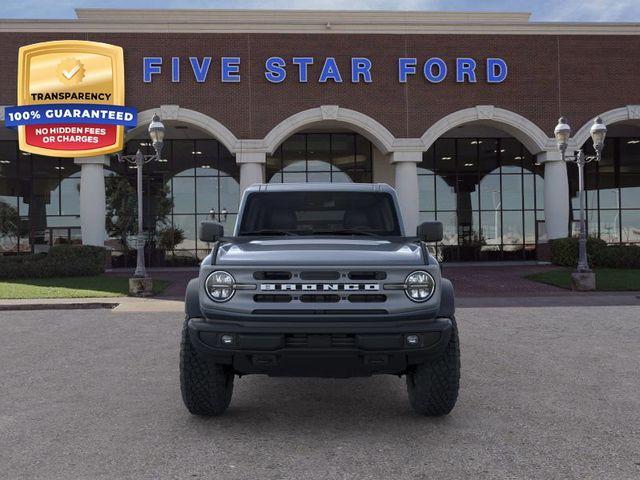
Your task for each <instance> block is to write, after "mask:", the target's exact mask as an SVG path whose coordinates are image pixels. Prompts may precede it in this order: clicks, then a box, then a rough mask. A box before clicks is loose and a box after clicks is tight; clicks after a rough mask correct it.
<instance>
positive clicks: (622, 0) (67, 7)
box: [0, 0, 640, 22]
mask: <svg viewBox="0 0 640 480" xmlns="http://www.w3.org/2000/svg"><path fill="white" fill-rule="evenodd" d="M78 7H79V8H154V9H157V8H262V9H270V8H272V9H285V8H286V9H319V8H322V9H329V10H426V11H434V10H436V11H451V10H458V11H460V10H467V11H502V12H505V11H511V12H530V13H532V14H533V15H532V17H531V20H532V21H562V22H640V0H485V1H482V0H372V1H364V0H321V1H318V0H262V1H255V0H254V1H251V0H248V1H247V0H119V1H118V0H18V1H6V2H3V5H2V9H1V10H0V18H75V14H74V11H73V9H74V8H78Z"/></svg>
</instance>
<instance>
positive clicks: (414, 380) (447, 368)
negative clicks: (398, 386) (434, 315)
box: [407, 318, 460, 417]
mask: <svg viewBox="0 0 640 480" xmlns="http://www.w3.org/2000/svg"><path fill="white" fill-rule="evenodd" d="M451 322H452V323H453V330H452V331H451V338H450V339H449V344H448V345H447V347H446V349H445V351H444V354H443V355H442V356H441V357H440V358H438V359H435V360H432V361H429V362H426V363H422V364H419V365H416V366H415V367H414V368H413V369H412V370H411V371H410V372H408V373H407V392H408V393H409V402H410V403H411V407H412V408H413V409H414V410H415V411H416V412H417V413H420V414H422V415H427V416H430V417H437V416H440V415H446V414H448V413H449V412H451V410H453V407H454V406H455V404H456V401H457V400H458V389H459V387H460V343H459V340H458V326H457V325H456V321H455V318H451Z"/></svg>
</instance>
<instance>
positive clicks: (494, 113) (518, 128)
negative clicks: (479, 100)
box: [421, 105, 554, 154]
mask: <svg viewBox="0 0 640 480" xmlns="http://www.w3.org/2000/svg"><path fill="white" fill-rule="evenodd" d="M471 122H478V123H483V124H486V125H493V126H495V127H498V128H500V129H501V130H504V131H505V132H507V133H509V134H511V135H512V136H513V137H515V138H516V139H518V140H519V141H520V142H521V143H522V144H523V145H524V146H525V147H526V148H527V150H529V152H531V153H532V154H536V153H539V152H542V151H544V150H548V149H551V148H553V147H554V141H553V139H552V138H549V137H548V136H547V135H546V134H545V133H544V131H543V130H542V129H541V128H540V127H538V126H537V125H536V124H535V123H533V122H532V121H531V120H528V119H527V118H525V117H523V116H522V115H519V114H517V113H514V112H512V111H510V110H505V109H503V108H497V107H494V106H493V105H478V106H475V107H471V108H465V109H463V110H458V111H456V112H453V113H450V114H449V115H447V116H445V117H443V118H441V119H440V120H438V121H437V122H436V123H434V124H433V125H432V126H431V127H429V128H428V129H427V131H426V132H424V134H423V135H422V137H421V140H422V143H424V146H425V150H426V149H428V148H429V147H431V145H433V143H434V142H435V141H436V140H437V139H438V138H440V137H441V136H442V135H444V134H445V133H446V132H448V131H449V130H451V129H452V128H455V127H458V126H460V125H464V124H467V123H471Z"/></svg>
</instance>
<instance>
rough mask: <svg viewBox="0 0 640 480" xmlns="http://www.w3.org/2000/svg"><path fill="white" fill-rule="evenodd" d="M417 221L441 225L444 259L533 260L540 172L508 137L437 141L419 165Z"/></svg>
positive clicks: (540, 214) (540, 213)
mask: <svg viewBox="0 0 640 480" xmlns="http://www.w3.org/2000/svg"><path fill="white" fill-rule="evenodd" d="M418 186H419V192H420V193H419V195H420V196H419V198H420V200H419V201H420V205H419V209H420V217H421V220H422V221H429V220H437V221H441V222H442V223H443V227H444V239H443V241H442V245H441V249H442V252H443V254H444V257H445V259H446V260H454V261H458V260H502V259H526V258H533V257H534V253H535V248H536V243H537V239H536V235H537V234H536V221H537V219H540V218H544V214H543V210H544V204H543V202H542V198H541V197H542V188H543V178H542V169H541V167H538V166H536V165H535V164H534V158H533V156H532V155H531V154H530V153H529V152H527V150H526V149H525V148H524V146H523V145H522V144H521V143H520V142H518V141H517V140H515V139H512V138H441V139H438V140H437V141H436V142H435V144H434V145H433V146H432V147H431V148H430V149H429V150H428V151H427V152H425V154H424V155H423V160H422V162H421V163H420V164H419V165H418Z"/></svg>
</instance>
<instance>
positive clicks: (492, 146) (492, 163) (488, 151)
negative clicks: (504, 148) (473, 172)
mask: <svg viewBox="0 0 640 480" xmlns="http://www.w3.org/2000/svg"><path fill="white" fill-rule="evenodd" d="M478 141H480V142H482V143H479V144H478V152H479V155H478V170H479V172H480V174H481V175H487V174H489V173H491V172H493V171H494V170H495V169H496V168H498V153H497V149H498V141H497V140H495V139H489V138H479V139H478Z"/></svg>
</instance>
